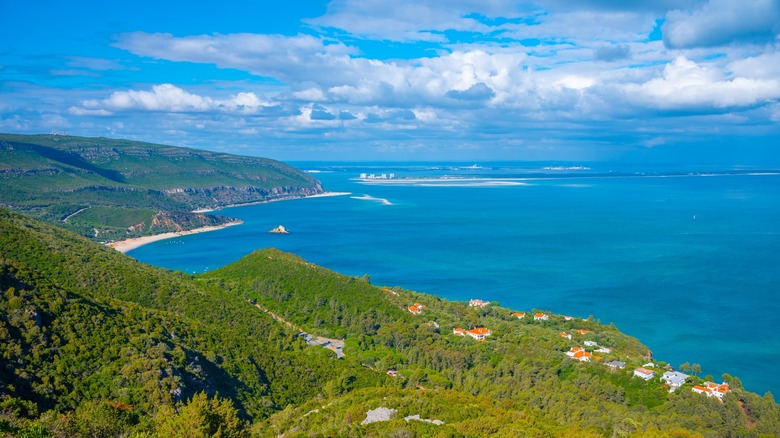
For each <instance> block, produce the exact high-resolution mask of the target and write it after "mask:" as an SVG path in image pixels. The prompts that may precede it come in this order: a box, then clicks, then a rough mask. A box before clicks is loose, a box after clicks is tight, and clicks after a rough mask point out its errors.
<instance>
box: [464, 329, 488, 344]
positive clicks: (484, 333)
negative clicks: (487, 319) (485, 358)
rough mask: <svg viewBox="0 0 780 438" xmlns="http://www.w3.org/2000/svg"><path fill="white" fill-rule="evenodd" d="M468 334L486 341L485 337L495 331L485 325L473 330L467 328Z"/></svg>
mask: <svg viewBox="0 0 780 438" xmlns="http://www.w3.org/2000/svg"><path fill="white" fill-rule="evenodd" d="M466 334H468V335H469V336H471V337H472V338H474V339H476V340H478V341H484V340H485V338H486V337H488V336H490V335H492V334H493V332H491V331H490V330H488V329H486V328H485V327H477V328H473V329H471V330H466Z"/></svg>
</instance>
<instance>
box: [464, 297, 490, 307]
mask: <svg viewBox="0 0 780 438" xmlns="http://www.w3.org/2000/svg"><path fill="white" fill-rule="evenodd" d="M489 305H490V302H489V301H482V300H476V299H474V300H469V306H471V307H485V306H489Z"/></svg>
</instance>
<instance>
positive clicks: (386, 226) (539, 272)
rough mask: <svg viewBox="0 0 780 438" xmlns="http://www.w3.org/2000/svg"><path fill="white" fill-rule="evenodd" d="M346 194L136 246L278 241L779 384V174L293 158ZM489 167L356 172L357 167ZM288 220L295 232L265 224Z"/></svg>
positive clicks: (354, 270) (217, 255)
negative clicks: (589, 322) (383, 180)
mask: <svg viewBox="0 0 780 438" xmlns="http://www.w3.org/2000/svg"><path fill="white" fill-rule="evenodd" d="M298 165H299V167H300V168H302V169H310V170H317V171H319V172H318V173H315V174H314V176H316V177H318V178H319V179H320V180H321V181H322V182H323V185H324V186H325V187H326V188H327V189H328V190H331V191H335V192H350V193H351V195H344V196H335V197H326V198H313V199H304V200H294V201H285V202H275V203H270V204H264V205H254V206H246V207H237V208H231V209H226V210H222V211H221V212H220V214H225V215H228V216H232V217H239V218H241V219H243V220H244V222H245V223H244V225H241V226H236V227H230V228H226V229H223V230H220V231H216V232H211V233H203V234H197V235H191V236H185V237H181V238H176V239H171V240H167V241H161V242H157V243H153V244H150V245H147V246H144V247H141V248H139V249H137V250H134V251H132V252H130V253H129V255H131V256H133V257H135V258H137V259H138V260H141V261H143V262H147V263H150V264H153V265H157V266H163V267H167V268H171V269H178V270H182V271H186V272H203V271H207V270H211V269H215V268H218V267H220V266H223V265H225V264H228V263H230V262H233V261H235V260H238V259H239V258H241V257H242V256H244V255H246V254H248V253H249V252H251V251H252V250H255V249H259V248H265V247H275V248H279V249H282V250H285V251H290V252H293V253H296V254H298V255H300V256H301V257H303V258H305V259H307V260H309V261H311V262H314V263H317V264H320V265H322V266H325V267H328V268H330V269H333V270H335V271H338V272H341V273H343V274H347V275H359V276H362V275H364V274H368V275H370V276H371V281H372V283H374V284H378V285H388V286H396V285H397V286H401V287H404V288H408V289H412V290H417V291H420V292H427V293H431V294H436V295H439V296H442V297H445V298H448V299H452V300H468V299H470V298H481V299H486V300H491V301H499V302H500V304H501V305H502V306H505V307H509V308H512V309H517V310H531V309H534V308H537V309H544V310H549V311H552V312H554V313H559V314H570V315H572V316H580V317H587V316H589V315H593V316H594V317H595V318H598V319H600V320H601V322H602V323H610V322H614V323H615V324H616V325H617V326H618V328H620V329H621V330H622V331H624V332H625V333H627V334H630V335H632V336H635V337H637V338H639V339H640V340H641V341H642V342H643V343H645V344H646V345H648V346H649V347H650V349H651V350H652V351H653V353H654V355H655V358H656V359H657V360H662V361H667V362H669V363H671V364H672V365H674V366H677V365H679V364H681V363H683V362H691V363H699V364H701V367H702V371H703V375H707V374H711V375H713V376H715V378H716V379H720V375H721V374H722V373H730V374H732V375H734V376H737V377H739V378H740V379H741V380H742V382H743V384H744V385H745V387H746V388H748V389H749V390H752V391H756V392H759V393H764V392H766V391H772V392H773V393H774V394H778V393H780V380H779V379H777V378H776V377H775V375H776V373H775V368H776V364H777V363H780V335H778V330H777V324H776V321H777V315H780V302H778V300H777V298H776V296H777V293H778V292H780V251H779V250H780V176H779V175H777V174H746V173H744V172H736V174H731V173H730V174H715V175H712V174H706V175H702V174H688V172H687V171H686V172H676V171H670V170H674V169H650V170H647V169H645V170H643V171H642V172H640V173H637V171H636V170H635V169H626V168H620V169H618V170H614V169H610V168H609V167H608V166H606V165H600V166H596V165H593V166H591V167H593V169H577V170H551V169H546V170H545V169H540V167H541V166H539V165H536V164H527V163H515V164H506V163H499V164H493V165H490V166H489V165H484V166H485V168H478V169H468V168H457V167H453V166H434V165H420V164H416V165H409V166H403V165H393V166H389V165H381V164H373V165H369V164H349V165H340V166H334V165H322V164H317V163H299V164H298ZM364 172H365V173H376V174H380V173H387V174H389V173H391V172H393V173H395V174H396V176H397V177H443V176H445V175H446V176H454V177H487V178H491V180H489V181H479V182H475V181H470V182H469V184H464V182H465V181H463V180H457V179H450V180H439V181H428V180H424V181H421V182H419V183H416V184H411V183H410V184H398V182H397V181H396V183H395V184H363V183H361V182H359V181H355V180H352V179H351V178H354V177H357V176H358V175H359V174H360V173H364ZM280 224H283V225H284V226H285V227H286V228H288V229H290V230H291V234H289V235H271V234H267V233H266V231H267V230H269V229H271V228H273V227H276V226H277V225H280Z"/></svg>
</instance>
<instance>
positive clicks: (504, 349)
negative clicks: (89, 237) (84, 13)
mask: <svg viewBox="0 0 780 438" xmlns="http://www.w3.org/2000/svg"><path fill="white" fill-rule="evenodd" d="M0 229H1V230H2V233H0V293H2V299H0V311H1V313H2V317H1V318H0V337H2V338H3V342H0V354H2V355H3V357H4V361H3V362H2V370H0V378H1V379H2V381H0V393H2V394H7V395H11V396H14V397H18V398H22V399H27V400H33V401H35V402H36V403H38V405H39V406H40V407H41V408H42V409H46V408H51V407H53V408H55V409H58V410H69V409H72V408H73V406H76V405H78V404H82V403H84V402H85V401H88V400H93V399H109V400H121V401H123V402H126V403H131V404H134V405H135V406H138V409H140V410H142V411H143V413H145V414H149V415H153V414H154V411H155V410H156V409H157V408H158V407H159V406H160V405H162V404H170V403H174V402H175V401H176V399H177V398H179V397H181V396H180V395H175V393H176V391H175V390H176V389H181V390H182V391H184V393H185V394H189V393H191V392H194V391H197V390H200V389H205V390H206V391H209V392H215V391H219V393H220V394H221V395H223V396H228V397H230V398H231V399H232V400H234V402H235V403H236V404H237V406H238V407H239V408H240V410H241V411H242V412H244V413H245V414H246V415H248V416H251V418H253V420H255V421H256V424H255V431H256V432H257V433H258V434H261V435H276V434H279V433H283V432H287V433H289V435H296V434H309V433H321V434H326V435H351V436H388V435H392V434H404V433H406V434H409V433H411V434H416V435H420V436H427V435H435V434H444V435H449V436H483V435H502V434H503V435H504V436H518V435H520V436H522V435H533V436H554V435H558V436H567V435H569V436H572V435H577V436H610V435H615V436H628V435H629V434H632V436H698V435H697V434H702V435H706V436H760V435H761V434H762V433H764V434H769V436H771V435H772V434H778V433H780V411H779V410H778V406H777V405H776V404H775V403H774V400H773V399H772V398H771V397H770V396H767V397H764V398H761V397H759V396H757V395H755V394H751V393H748V392H746V391H744V390H742V389H741V388H740V387H739V386H738V384H736V383H735V385H734V386H735V391H734V392H733V393H732V394H730V395H728V396H727V398H726V401H725V403H720V402H719V401H717V400H713V399H708V398H706V397H703V396H699V395H696V394H693V393H692V392H691V391H690V385H692V384H693V382H692V383H689V384H687V386H686V387H684V388H683V389H682V390H680V391H678V393H676V394H668V393H667V392H666V390H665V389H664V388H663V387H662V386H661V385H660V383H659V382H657V381H651V382H644V381H639V380H638V379H636V378H631V376H630V372H631V371H630V368H631V367H633V366H636V365H638V364H641V363H642V362H643V361H645V360H646V359H645V358H643V357H642V355H646V354H647V349H646V347H644V346H642V345H641V344H640V343H639V342H638V341H637V340H635V339H633V338H630V337H627V336H625V335H622V334H621V333H620V332H619V331H617V330H616V329H615V328H614V327H609V326H602V325H600V324H598V323H596V322H595V321H592V320H589V321H582V320H577V321H566V320H565V319H564V318H563V317H562V316H560V315H554V316H553V318H552V319H551V320H550V321H547V322H535V321H532V320H530V319H524V320H518V319H517V318H514V317H512V316H511V314H510V313H511V311H510V310H509V309H503V308H500V307H494V306H491V307H488V308H485V309H473V308H469V307H468V306H467V305H466V304H465V303H457V302H449V301H446V300H442V299H439V298H436V297H432V296H429V295H425V294H418V293H415V292H411V291H405V290H401V289H398V288H395V289H393V290H390V289H384V288H380V287H374V286H371V285H369V284H368V283H367V282H366V281H365V280H363V279H356V278H353V277H346V276H341V275H339V274H337V273H334V272H332V271H328V270H326V269H323V268H320V267H317V266H315V265H312V264H309V263H307V262H306V261H305V260H302V259H300V258H298V257H295V256H292V255H289V254H285V253H282V252H279V251H276V250H263V251H258V252H256V253H253V254H252V255H250V256H248V257H246V258H245V259H243V260H241V261H239V262H238V263H236V264H234V265H231V266H228V267H225V268H223V269H221V270H219V271H215V272H213V273H210V274H208V275H204V276H199V277H195V278H192V277H190V276H187V275H184V274H181V273H175V272H169V271H165V270H161V269H157V268H153V267H149V266H146V265H143V264H140V263H138V262H136V261H134V260H132V259H130V258H128V257H125V256H123V255H121V254H118V253H116V252H113V251H112V250H109V249H106V248H103V247H101V246H99V245H95V244H93V243H90V242H88V241H86V240H84V239H82V238H79V237H77V236H75V235H73V234H70V233H67V232H65V231H63V230H60V229H57V228H54V227H51V226H48V225H45V224H42V223H40V222H35V221H31V220H29V219H26V218H24V217H21V216H18V215H15V214H11V213H7V212H0ZM246 299H256V300H257V301H259V302H260V303H261V304H263V305H265V306H267V307H269V308H271V310H273V311H274V312H276V313H278V314H280V315H282V316H284V317H285V318H287V319H289V320H291V321H292V322H294V323H296V324H299V325H301V326H303V327H304V328H306V329H307V330H311V331H313V332H315V333H318V332H319V333H320V334H330V335H334V334H336V335H346V340H347V347H346V348H345V352H346V353H347V358H346V359H345V360H335V359H334V358H333V356H332V353H330V352H328V351H326V350H324V349H321V348H317V347H308V346H305V345H304V344H303V342H302V341H301V340H300V338H298V337H297V336H295V333H292V332H290V331H289V330H288V329H286V328H285V326H284V325H282V324H279V323H277V322H275V321H273V320H272V319H270V318H269V317H267V316H266V315H265V314H264V313H262V312H260V311H258V310H257V309H256V308H255V307H254V306H251V305H250V304H249V303H247V301H246ZM414 302H420V303H422V304H426V305H427V308H426V311H425V312H424V313H423V315H420V316H413V315H411V314H409V313H408V312H406V310H405V309H406V306H408V305H410V304H412V303H414ZM303 306H308V308H307V311H302V309H303ZM524 310H530V309H524ZM433 321H436V322H437V323H438V325H439V327H438V328H437V327H436V326H435V325H434V324H432V322H433ZM472 323H476V324H478V325H484V326H487V327H489V328H491V329H492V330H493V336H491V337H490V338H488V340H487V341H486V342H481V343H480V342H476V341H474V340H472V339H468V338H460V337H456V336H454V335H453V334H452V331H451V329H452V327H455V326H465V325H469V324H472ZM573 328H586V329H588V330H590V332H589V333H587V334H586V335H581V336H580V337H575V339H573V340H571V341H570V340H568V339H564V338H562V337H561V336H560V335H559V332H560V331H562V330H566V331H570V330H571V329H573ZM585 339H592V340H597V341H598V342H600V343H603V344H605V345H609V346H611V347H613V348H614V349H615V352H614V355H613V356H611V357H607V358H613V357H614V358H620V359H623V360H627V361H628V362H629V369H628V370H626V371H621V372H614V373H613V372H609V371H608V370H607V368H606V367H605V366H603V365H602V364H601V363H598V362H594V363H575V362H572V361H571V360H569V359H568V358H567V357H566V356H565V355H564V351H566V350H567V349H568V348H569V347H571V346H573V345H580V344H581V343H582V341H583V340H585ZM607 358H605V359H607ZM391 367H392V368H396V369H398V370H399V371H400V372H401V375H402V376H403V377H402V378H395V379H391V378H388V377H386V376H385V375H384V371H385V370H386V369H388V368H391ZM694 380H696V379H694ZM0 398H2V396H0ZM377 407H389V408H394V409H398V415H399V417H398V418H397V419H396V420H393V421H390V422H383V423H375V424H370V425H361V424H360V422H361V421H362V420H363V419H364V418H365V415H366V413H367V411H368V410H369V409H374V408H377ZM272 414H273V415H272ZM415 414H419V415H421V417H422V418H429V419H440V420H443V421H445V425H442V426H435V425H432V424H431V423H426V422H417V421H412V422H409V423H407V422H406V421H404V420H403V419H402V416H406V415H415ZM269 415H271V417H270V418H268V416H269ZM266 418H267V420H263V419H266ZM296 431H297V432H296ZM404 431H405V432H404Z"/></svg>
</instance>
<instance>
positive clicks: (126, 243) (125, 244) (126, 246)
mask: <svg viewBox="0 0 780 438" xmlns="http://www.w3.org/2000/svg"><path fill="white" fill-rule="evenodd" d="M243 223H244V221H235V222H230V223H227V224H224V225H217V226H213V227H203V228H195V229H193V230H187V231H176V232H172V233H163V234H155V235H154V236H143V237H133V238H130V239H125V240H118V241H116V242H109V243H106V246H107V247H109V248H113V249H115V250H117V251H119V252H121V253H126V252H128V251H131V250H134V249H136V248H140V247H142V246H144V245H147V244H149V243H152V242H157V241H160V240H165V239H171V238H174V237H180V236H186V235H189V234H198V233H207V232H209V231H216V230H221V229H223V228H227V227H232V226H233V225H241V224H243Z"/></svg>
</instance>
